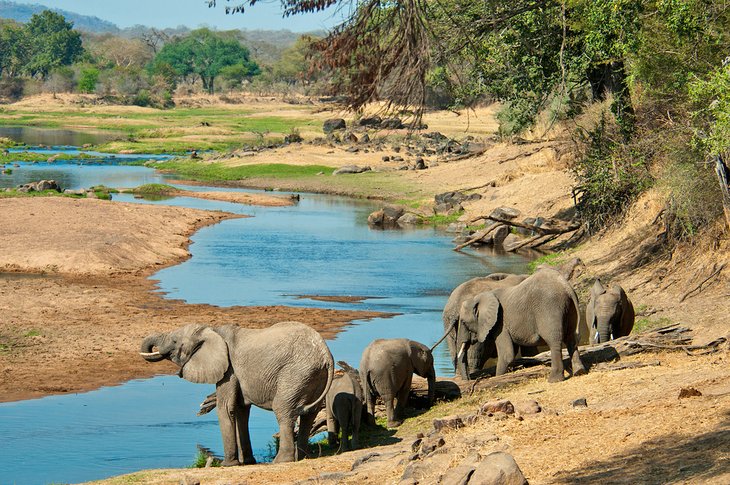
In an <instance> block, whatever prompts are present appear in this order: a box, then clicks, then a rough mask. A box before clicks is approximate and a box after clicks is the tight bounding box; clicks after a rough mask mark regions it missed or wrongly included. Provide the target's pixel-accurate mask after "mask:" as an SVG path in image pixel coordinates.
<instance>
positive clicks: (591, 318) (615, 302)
mask: <svg viewBox="0 0 730 485" xmlns="http://www.w3.org/2000/svg"><path fill="white" fill-rule="evenodd" d="M634 316H635V315H634V305H633V304H632V303H631V300H629V297H628V296H626V292H625V291H624V289H623V288H621V286H620V285H618V284H612V285H611V287H610V288H609V289H606V288H604V286H603V285H602V284H601V280H596V282H595V283H594V284H593V287H592V288H591V297H590V299H589V300H588V305H587V306H586V324H587V325H588V328H589V329H592V331H593V332H594V333H593V342H594V343H601V342H608V341H609V340H611V339H615V338H619V337H624V336H626V335H628V334H630V333H631V330H632V329H633V328H634Z"/></svg>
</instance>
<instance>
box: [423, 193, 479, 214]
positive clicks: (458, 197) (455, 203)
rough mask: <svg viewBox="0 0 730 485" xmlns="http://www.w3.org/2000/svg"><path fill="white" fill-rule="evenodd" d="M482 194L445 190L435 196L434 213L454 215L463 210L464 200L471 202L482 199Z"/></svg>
mask: <svg viewBox="0 0 730 485" xmlns="http://www.w3.org/2000/svg"><path fill="white" fill-rule="evenodd" d="M481 198H482V196H481V194H476V193H474V194H465V193H464V192H444V193H442V194H437V195H436V196H434V205H433V212H434V214H445V215H452V214H457V213H459V212H462V211H463V210H464V207H463V206H462V205H461V203H462V202H469V201H473V200H479V199H481Z"/></svg>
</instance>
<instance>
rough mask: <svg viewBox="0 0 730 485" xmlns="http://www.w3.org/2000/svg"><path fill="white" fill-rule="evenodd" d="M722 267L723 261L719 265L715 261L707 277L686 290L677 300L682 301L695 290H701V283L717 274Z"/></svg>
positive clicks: (723, 266)
mask: <svg viewBox="0 0 730 485" xmlns="http://www.w3.org/2000/svg"><path fill="white" fill-rule="evenodd" d="M723 268H725V263H722V264H721V265H720V266H719V267H718V266H717V263H715V265H714V266H713V271H712V273H711V274H710V276H708V277H707V278H705V279H704V280H702V281H701V282H700V284H699V285H697V286H695V287H693V288H692V289H691V290H689V291H687V292H686V293H685V294H684V295H682V298H680V299H679V302H680V303H682V302H683V301H684V300H685V299H686V298H687V297H688V296H689V295H691V294H692V293H694V292H695V291H702V285H704V284H705V283H707V282H708V281H710V280H711V279H712V278H714V277H715V276H717V275H719V274H720V272H721V271H722V270H723Z"/></svg>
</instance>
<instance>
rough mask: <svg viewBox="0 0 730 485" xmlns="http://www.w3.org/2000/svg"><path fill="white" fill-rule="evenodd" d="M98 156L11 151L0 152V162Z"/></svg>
mask: <svg viewBox="0 0 730 485" xmlns="http://www.w3.org/2000/svg"><path fill="white" fill-rule="evenodd" d="M99 159H100V158H99V157H95V156H93V155H87V154H85V153H79V154H78V155H71V154H68V153H55V154H48V153H35V152H13V153H8V154H7V155H4V154H2V153H0V164H3V163H13V162H48V161H62V160H99Z"/></svg>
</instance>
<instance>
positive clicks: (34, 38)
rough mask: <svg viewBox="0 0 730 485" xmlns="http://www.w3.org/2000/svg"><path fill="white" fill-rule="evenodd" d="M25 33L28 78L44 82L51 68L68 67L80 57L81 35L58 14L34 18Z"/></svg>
mask: <svg viewBox="0 0 730 485" xmlns="http://www.w3.org/2000/svg"><path fill="white" fill-rule="evenodd" d="M24 30H25V34H26V38H27V42H28V47H29V49H28V58H27V62H26V63H25V65H24V68H23V69H24V71H25V72H26V73H27V74H29V75H30V76H40V77H42V78H45V77H46V75H48V73H49V72H51V70H52V69H53V68H55V67H58V66H68V65H71V64H73V63H74V62H75V61H76V60H77V59H78V58H79V57H80V56H81V55H82V53H83V47H82V45H81V34H80V33H79V32H77V31H75V30H73V24H72V23H71V22H67V21H66V19H65V18H64V17H63V15H61V14H59V13H56V12H52V11H50V10H44V11H43V12H41V13H38V14H34V15H33V16H32V17H31V18H30V20H29V21H28V23H27V24H26V25H25V27H24Z"/></svg>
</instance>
